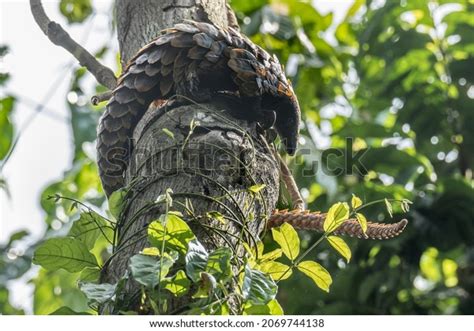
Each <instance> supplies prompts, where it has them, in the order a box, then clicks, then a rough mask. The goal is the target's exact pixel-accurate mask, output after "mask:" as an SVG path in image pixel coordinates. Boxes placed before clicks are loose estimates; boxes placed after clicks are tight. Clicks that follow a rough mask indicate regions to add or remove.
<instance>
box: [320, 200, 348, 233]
mask: <svg viewBox="0 0 474 331" xmlns="http://www.w3.org/2000/svg"><path fill="white" fill-rule="evenodd" d="M348 218H349V206H348V205H347V203H345V202H338V203H336V204H334V205H332V207H331V208H329V211H328V213H327V215H326V220H325V221H324V225H323V228H324V231H326V232H327V233H331V232H333V231H334V230H336V229H337V228H338V227H339V226H341V224H342V223H344V221H346V220H347V219H348Z"/></svg>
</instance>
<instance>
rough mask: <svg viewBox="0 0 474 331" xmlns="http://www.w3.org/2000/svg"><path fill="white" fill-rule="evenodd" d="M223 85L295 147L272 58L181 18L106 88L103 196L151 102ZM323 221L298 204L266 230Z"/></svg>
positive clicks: (384, 235) (283, 87) (371, 231)
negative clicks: (266, 115)
mask: <svg viewBox="0 0 474 331" xmlns="http://www.w3.org/2000/svg"><path fill="white" fill-rule="evenodd" d="M224 91H226V92H238V95H239V97H240V98H242V99H248V100H250V101H252V102H253V104H254V105H255V104H256V105H257V107H256V109H251V111H253V110H257V111H259V110H260V111H262V112H265V111H269V112H271V113H274V115H275V123H274V126H275V129H276V130H277V132H278V134H279V135H280V137H281V138H282V141H283V143H284V144H285V146H286V150H287V152H288V153H289V154H290V155H293V154H294V153H295V151H296V147H297V141H298V127H299V122H300V109H299V105H298V101H297V99H296V96H295V94H294V91H293V88H292V86H291V83H290V82H289V81H288V80H287V79H286V77H285V74H284V71H283V68H282V66H281V65H280V63H279V61H278V59H277V58H276V57H275V56H270V55H269V54H268V53H267V52H266V51H265V50H263V49H262V48H261V47H259V46H257V45H255V44H254V43H252V42H251V41H250V40H249V39H248V38H247V37H245V36H244V35H242V34H240V33H239V32H238V31H237V30H235V29H233V28H228V29H222V28H219V27H217V26H215V25H213V24H209V23H203V22H195V21H190V20H186V21H184V22H183V23H180V24H176V25H175V26H174V27H173V28H170V29H166V30H163V32H162V33H161V35H160V36H158V37H157V38H156V39H155V40H153V41H152V42H150V43H149V44H147V45H146V46H144V47H143V48H142V49H141V50H140V51H139V52H138V53H137V54H136V56H135V57H133V58H132V59H131V60H130V61H129V63H128V65H127V66H126V68H125V70H124V73H123V74H122V76H121V77H120V78H119V80H118V84H117V88H115V89H114V91H113V92H112V97H111V99H110V100H109V102H108V104H107V107H106V110H105V112H104V114H103V116H102V118H101V120H100V124H99V128H98V139H97V141H98V142H97V150H98V165H99V174H100V177H101V180H102V185H103V187H104V190H105V192H106V194H107V196H110V195H111V194H112V193H113V192H114V191H116V190H117V189H120V188H122V187H123V186H124V178H123V173H124V171H125V169H126V168H127V165H128V156H129V155H130V153H131V149H132V147H133V146H131V136H132V133H133V130H134V128H135V126H136V125H137V123H138V121H139V120H140V119H141V118H142V116H143V115H144V113H145V112H146V110H147V109H148V106H149V105H150V104H151V103H152V102H153V101H154V100H167V99H169V98H171V97H173V96H175V95H184V96H188V97H190V98H192V99H194V100H196V101H204V100H206V98H210V97H211V96H212V95H213V93H217V92H224ZM324 219H325V214H321V213H310V212H307V211H303V210H293V211H291V212H288V211H275V212H274V213H273V214H272V215H271V217H270V219H269V221H268V228H271V227H275V226H279V225H281V224H282V223H283V222H287V223H290V224H292V225H293V226H294V227H295V228H297V229H305V230H315V231H318V232H323V225H322V224H323V223H324ZM406 223H407V222H406V220H403V221H401V222H398V223H395V224H386V225H381V224H375V223H370V222H369V223H368V229H367V233H366V234H363V233H362V231H361V229H360V226H359V225H358V223H357V221H355V220H349V221H347V222H346V223H344V224H343V226H341V228H340V229H338V230H337V231H336V233H335V234H342V235H349V236H355V237H358V238H364V239H389V238H392V237H396V236H397V235H399V234H400V233H401V232H402V231H403V230H404V228H405V226H406Z"/></svg>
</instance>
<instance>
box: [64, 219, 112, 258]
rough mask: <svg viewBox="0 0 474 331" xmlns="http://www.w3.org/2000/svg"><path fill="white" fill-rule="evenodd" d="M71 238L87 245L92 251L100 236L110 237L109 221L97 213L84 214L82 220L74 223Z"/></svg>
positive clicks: (70, 233) (70, 232)
mask: <svg viewBox="0 0 474 331" xmlns="http://www.w3.org/2000/svg"><path fill="white" fill-rule="evenodd" d="M68 235H69V236H70V237H72V238H75V239H77V240H79V241H81V242H83V243H84V245H86V247H87V249H89V250H91V249H92V248H94V245H95V243H96V241H97V239H98V238H99V236H101V235H103V236H110V235H111V229H110V228H109V227H107V221H106V220H105V219H104V218H103V217H102V216H100V215H99V214H97V213H95V212H92V211H91V212H83V213H82V214H81V216H80V218H79V219H78V220H77V221H75V222H74V224H73V225H72V228H71V230H69V234H68Z"/></svg>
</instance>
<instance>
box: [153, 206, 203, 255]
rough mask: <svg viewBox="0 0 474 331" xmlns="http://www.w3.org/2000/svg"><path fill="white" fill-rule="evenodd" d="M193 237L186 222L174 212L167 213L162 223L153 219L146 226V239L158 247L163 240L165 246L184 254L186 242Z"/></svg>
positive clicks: (186, 246) (186, 248)
mask: <svg viewBox="0 0 474 331" xmlns="http://www.w3.org/2000/svg"><path fill="white" fill-rule="evenodd" d="M194 238H195V236H194V233H193V232H192V230H191V228H190V227H189V226H188V224H187V223H186V222H185V221H184V220H183V219H181V218H180V217H179V216H177V215H175V214H168V215H167V217H166V219H165V221H164V225H163V224H162V222H161V221H154V222H152V223H151V224H150V225H149V226H148V241H149V242H150V243H151V244H152V245H153V246H155V247H157V248H159V249H161V247H162V243H163V241H165V242H166V247H167V248H170V249H172V250H175V251H177V252H179V253H180V254H185V253H186V251H187V250H188V243H189V242H190V241H191V240H193V239H194Z"/></svg>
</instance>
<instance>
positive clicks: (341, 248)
mask: <svg viewBox="0 0 474 331" xmlns="http://www.w3.org/2000/svg"><path fill="white" fill-rule="evenodd" d="M326 239H327V240H328V241H329V243H330V244H331V246H332V247H333V248H334V249H335V250H336V251H338V252H339V254H341V255H342V257H344V258H345V259H346V261H347V262H349V261H350V260H351V256H352V254H351V249H350V248H349V246H348V245H347V244H346V242H345V241H344V240H343V239H342V238H339V237H336V236H329V237H327V238H326Z"/></svg>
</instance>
